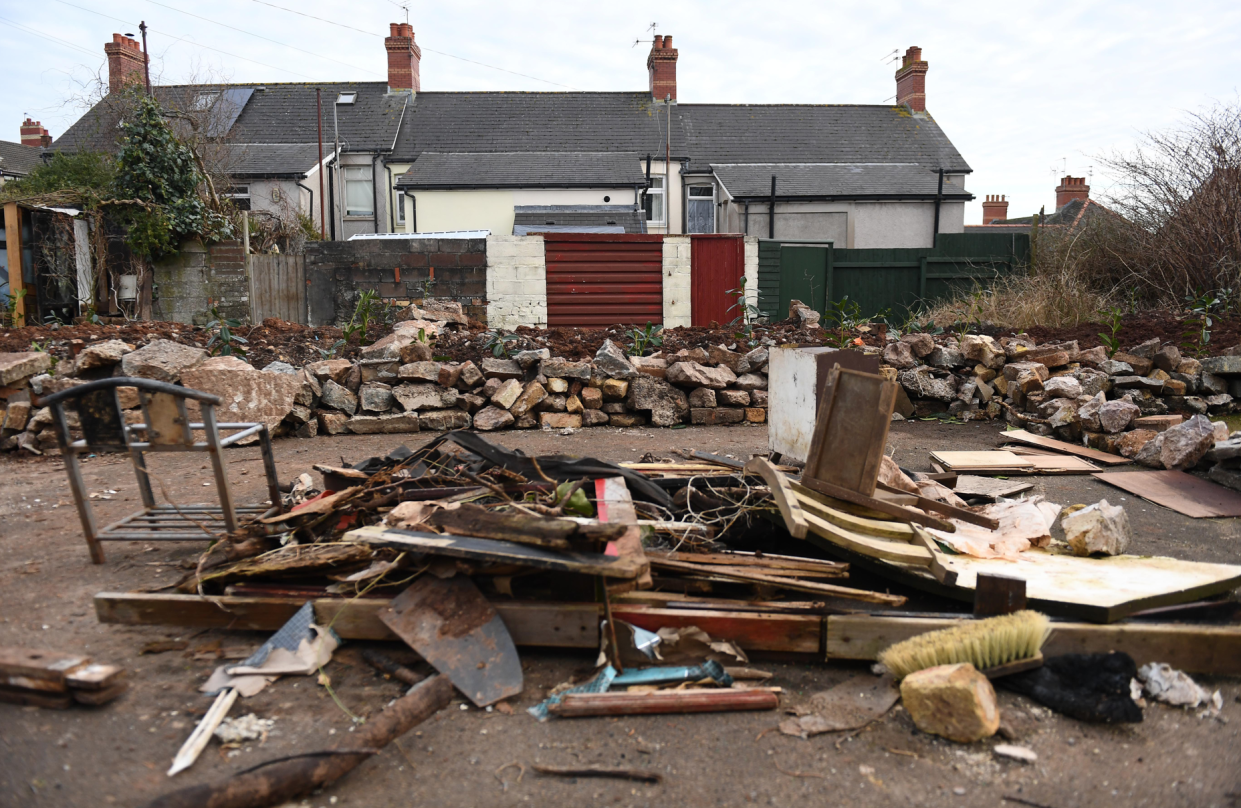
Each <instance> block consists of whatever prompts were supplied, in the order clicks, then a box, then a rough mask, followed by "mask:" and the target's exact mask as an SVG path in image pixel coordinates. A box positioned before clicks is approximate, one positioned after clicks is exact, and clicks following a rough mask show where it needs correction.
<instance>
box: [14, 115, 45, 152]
mask: <svg viewBox="0 0 1241 808" xmlns="http://www.w3.org/2000/svg"><path fill="white" fill-rule="evenodd" d="M21 132H22V145H23V146H34V147H35V148H39V147H40V146H42V147H43V148H47V147H48V146H51V145H52V136H51V135H49V134H48V132H47V130H46V129H44V128H43V125H42V124H40V123H39V122H38V121H32V120H30V118H26V120H24V121H22V128H21Z"/></svg>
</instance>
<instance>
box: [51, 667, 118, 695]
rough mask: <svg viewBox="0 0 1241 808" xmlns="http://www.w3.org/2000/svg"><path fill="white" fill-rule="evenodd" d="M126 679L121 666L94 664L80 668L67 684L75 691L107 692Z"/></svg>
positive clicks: (70, 676)
mask: <svg viewBox="0 0 1241 808" xmlns="http://www.w3.org/2000/svg"><path fill="white" fill-rule="evenodd" d="M124 678H125V669H124V668H122V667H121V666H120V665H101V664H99V663H97V662H96V663H93V664H90V665H86V666H85V667H81V668H78V669H77V670H75V671H73V672H72V673H70V674H69V675H68V677H66V679H65V683H66V684H67V685H69V687H71V688H73V689H75V690H107V689H108V688H111V687H113V686H115V685H116V684H118V683H119V682H120V681H121V680H122V679H124Z"/></svg>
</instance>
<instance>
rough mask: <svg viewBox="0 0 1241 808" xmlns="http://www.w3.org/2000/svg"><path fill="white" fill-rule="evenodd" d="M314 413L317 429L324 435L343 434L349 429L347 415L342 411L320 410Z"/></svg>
mask: <svg viewBox="0 0 1241 808" xmlns="http://www.w3.org/2000/svg"><path fill="white" fill-rule="evenodd" d="M316 415H317V416H318V417H317V422H318V424H319V431H320V432H322V433H323V434H325V435H343V434H345V433H346V432H348V431H349V427H348V426H347V424H348V423H349V416H348V415H346V414H345V413H343V412H332V411H331V410H320V411H319V412H318V413H316Z"/></svg>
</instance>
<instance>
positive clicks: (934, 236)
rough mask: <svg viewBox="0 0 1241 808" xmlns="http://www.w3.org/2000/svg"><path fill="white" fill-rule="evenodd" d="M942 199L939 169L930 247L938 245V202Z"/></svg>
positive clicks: (941, 170)
mask: <svg viewBox="0 0 1241 808" xmlns="http://www.w3.org/2000/svg"><path fill="white" fill-rule="evenodd" d="M943 199H944V170H943V169H942V168H941V169H940V170H939V190H937V191H936V192H935V229H934V230H932V231H931V249H935V248H936V247H937V246H938V245H939V204H940V202H942V201H943Z"/></svg>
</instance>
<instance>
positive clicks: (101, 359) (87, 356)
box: [74, 339, 134, 373]
mask: <svg viewBox="0 0 1241 808" xmlns="http://www.w3.org/2000/svg"><path fill="white" fill-rule="evenodd" d="M133 350H134V346H132V345H129V344H128V343H125V342H122V341H121V340H119V339H110V340H105V341H103V342H96V343H95V344H94V345H87V346H86V347H85V348H83V349H82V352H81V353H80V354H78V358H77V362H76V363H75V364H74V368H75V369H76V370H77V371H78V372H79V373H80V372H82V371H84V370H94V369H96V368H110V367H112V366H113V365H116V364H117V363H118V362H120V361H121V359H123V358H124V357H125V354H127V353H130V352H132V351H133Z"/></svg>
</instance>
